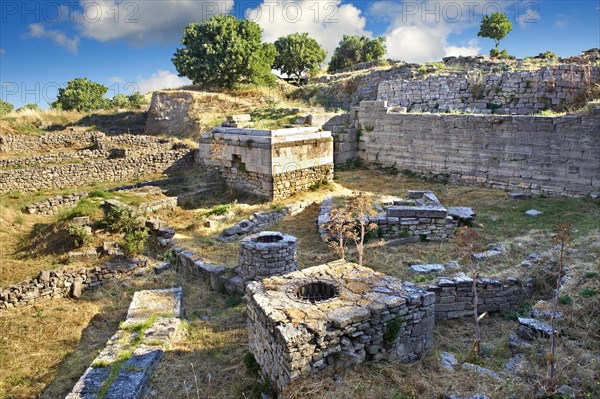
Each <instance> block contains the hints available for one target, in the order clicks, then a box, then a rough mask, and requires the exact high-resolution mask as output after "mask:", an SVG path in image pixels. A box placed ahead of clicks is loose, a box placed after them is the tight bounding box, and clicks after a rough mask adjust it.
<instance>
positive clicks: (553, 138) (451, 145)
mask: <svg viewBox="0 0 600 399" xmlns="http://www.w3.org/2000/svg"><path fill="white" fill-rule="evenodd" d="M352 115H356V117H357V118H358V119H359V124H360V128H361V131H362V135H361V142H360V144H359V151H358V155H359V157H360V158H362V159H363V160H364V161H366V162H370V163H379V164H381V165H383V166H392V167H395V168H396V169H399V170H403V169H408V170H412V171H419V172H430V173H434V174H446V175H448V176H449V177H450V179H451V180H453V181H456V182H465V183H472V184H479V185H486V186H489V187H493V188H498V189H516V190H528V191H531V192H534V193H547V194H553V195H587V194H589V193H590V192H593V191H598V190H600V113H599V112H598V109H597V108H596V109H592V110H591V112H590V113H589V114H588V115H578V116H561V117H541V116H501V115H454V114H407V113H394V112H391V109H390V108H388V107H387V103H386V102H385V101H363V102H361V105H360V106H359V107H355V108H354V109H353V112H352Z"/></svg>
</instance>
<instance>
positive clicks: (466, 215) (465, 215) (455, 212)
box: [448, 206, 477, 224]
mask: <svg viewBox="0 0 600 399" xmlns="http://www.w3.org/2000/svg"><path fill="white" fill-rule="evenodd" d="M448 215H449V216H452V218H453V219H455V220H458V221H459V222H461V223H462V224H469V223H472V222H473V221H474V220H475V217H476V216H477V213H475V211H473V209H472V208H467V207H464V206H450V207H448Z"/></svg>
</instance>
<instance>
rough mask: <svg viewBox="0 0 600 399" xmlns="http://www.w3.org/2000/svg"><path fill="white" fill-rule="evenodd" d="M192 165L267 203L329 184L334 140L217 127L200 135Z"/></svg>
mask: <svg viewBox="0 0 600 399" xmlns="http://www.w3.org/2000/svg"><path fill="white" fill-rule="evenodd" d="M215 143H216V144H215ZM215 145H217V146H218V147H219V151H220V154H219V156H218V157H215V156H214V147H215ZM196 159H197V162H198V163H200V164H203V165H206V166H207V167H209V168H213V169H215V170H218V171H219V173H220V174H221V176H222V177H223V178H224V179H225V180H226V182H227V184H228V185H229V186H231V187H234V188H235V189H236V190H239V191H245V192H249V193H252V194H254V195H258V196H261V197H266V198H268V199H271V200H277V199H282V198H286V197H289V196H290V195H293V194H294V193H296V192H301V191H305V190H307V189H309V188H310V187H311V186H314V185H316V184H323V183H325V184H326V183H329V182H331V181H333V138H332V137H331V132H328V131H319V128H317V127H296V128H291V129H277V130H260V129H238V128H227V127H215V128H213V129H212V131H210V132H207V133H204V134H203V135H202V139H201V140H200V149H199V151H198V154H197V158H196Z"/></svg>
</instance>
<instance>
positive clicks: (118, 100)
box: [110, 93, 129, 108]
mask: <svg viewBox="0 0 600 399" xmlns="http://www.w3.org/2000/svg"><path fill="white" fill-rule="evenodd" d="M110 106H111V107H112V108H126V107H128V106H129V98H128V97H127V96H126V95H125V94H121V93H119V94H115V96H114V97H113V99H112V100H111V101H110Z"/></svg>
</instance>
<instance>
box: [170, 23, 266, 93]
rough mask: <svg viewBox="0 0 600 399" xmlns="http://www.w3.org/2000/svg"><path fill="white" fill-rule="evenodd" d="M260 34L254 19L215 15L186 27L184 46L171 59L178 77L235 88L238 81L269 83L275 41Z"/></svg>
mask: <svg viewBox="0 0 600 399" xmlns="http://www.w3.org/2000/svg"><path fill="white" fill-rule="evenodd" d="M261 36H262V29H261V28H260V26H259V25H258V24H257V23H256V22H254V21H250V20H239V19H237V18H235V17H234V16H231V15H216V16H214V17H212V18H210V19H208V20H206V21H204V22H202V23H200V24H197V23H191V24H189V25H188V26H187V27H185V28H184V30H183V38H182V40H181V44H182V45H183V48H179V49H177V50H176V51H175V54H174V56H173V58H172V59H171V61H173V64H174V65H175V68H176V69H177V72H178V73H179V76H186V77H188V78H189V79H191V80H192V81H193V82H194V84H201V85H204V86H216V87H225V88H232V87H233V86H234V85H235V84H236V83H257V84H262V83H270V82H273V81H274V77H273V74H272V73H271V64H272V63H273V60H274V59H275V55H276V51H275V47H274V46H273V44H266V43H261Z"/></svg>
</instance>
